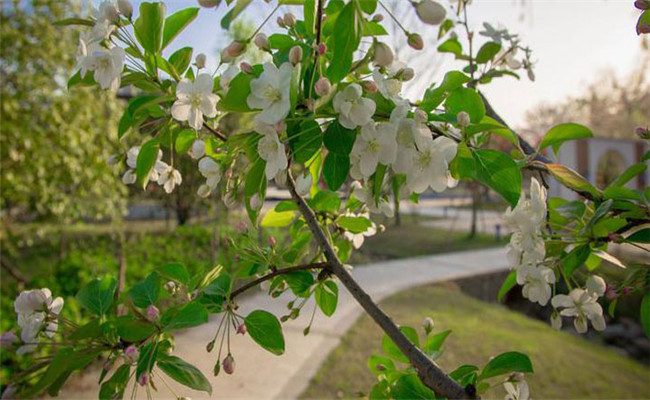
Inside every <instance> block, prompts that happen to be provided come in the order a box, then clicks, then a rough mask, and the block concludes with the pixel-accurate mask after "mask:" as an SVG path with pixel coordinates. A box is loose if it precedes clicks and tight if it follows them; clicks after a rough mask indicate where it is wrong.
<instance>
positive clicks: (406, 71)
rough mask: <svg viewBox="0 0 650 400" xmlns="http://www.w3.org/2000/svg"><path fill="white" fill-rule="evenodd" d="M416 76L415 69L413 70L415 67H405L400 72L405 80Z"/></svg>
mask: <svg viewBox="0 0 650 400" xmlns="http://www.w3.org/2000/svg"><path fill="white" fill-rule="evenodd" d="M414 77H415V71H414V70H413V68H410V67H407V68H404V69H403V70H402V72H401V73H400V78H401V79H402V81H404V82H408V81H410V80H411V79H413V78H414Z"/></svg>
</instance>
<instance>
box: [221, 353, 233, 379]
mask: <svg viewBox="0 0 650 400" xmlns="http://www.w3.org/2000/svg"><path fill="white" fill-rule="evenodd" d="M223 371H224V372H225V373H227V374H228V375H232V374H233V373H234V372H235V359H234V358H232V356H231V355H230V354H228V355H227V356H226V358H224V359H223Z"/></svg>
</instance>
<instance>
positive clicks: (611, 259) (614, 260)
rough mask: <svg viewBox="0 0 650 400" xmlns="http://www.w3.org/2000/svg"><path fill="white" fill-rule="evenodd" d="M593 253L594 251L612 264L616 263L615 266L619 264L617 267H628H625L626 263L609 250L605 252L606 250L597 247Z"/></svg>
mask: <svg viewBox="0 0 650 400" xmlns="http://www.w3.org/2000/svg"><path fill="white" fill-rule="evenodd" d="M592 253H593V254H594V255H595V256H596V257H598V258H601V259H603V260H605V261H607V262H609V263H610V264H612V265H615V266H617V267H619V268H626V267H625V264H623V263H622V262H621V260H619V259H618V258H616V257H614V256H613V255H611V254H609V253H607V252H605V251H602V250H597V249H596V250H593V251H592Z"/></svg>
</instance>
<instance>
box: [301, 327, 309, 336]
mask: <svg viewBox="0 0 650 400" xmlns="http://www.w3.org/2000/svg"><path fill="white" fill-rule="evenodd" d="M310 331H311V326H308V327H306V328H305V329H303V330H302V334H303V335H304V336H307V335H309V332H310Z"/></svg>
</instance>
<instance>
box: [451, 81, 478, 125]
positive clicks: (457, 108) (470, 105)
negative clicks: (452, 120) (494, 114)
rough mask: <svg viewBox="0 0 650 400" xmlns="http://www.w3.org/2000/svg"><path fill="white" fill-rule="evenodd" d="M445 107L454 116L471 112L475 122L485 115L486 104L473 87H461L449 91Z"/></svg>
mask: <svg viewBox="0 0 650 400" xmlns="http://www.w3.org/2000/svg"><path fill="white" fill-rule="evenodd" d="M445 108H446V109H447V112H448V113H451V114H453V115H454V116H456V115H458V113H459V112H461V111H465V112H466V113H468V114H469V116H470V120H471V121H472V122H473V123H478V122H480V121H481V120H482V119H483V117H484V116H485V105H484V104H483V100H482V99H481V96H480V95H479V94H478V93H477V92H476V90H474V89H472V88H465V87H459V88H457V89H454V90H453V91H451V93H449V97H447V100H446V101H445Z"/></svg>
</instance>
